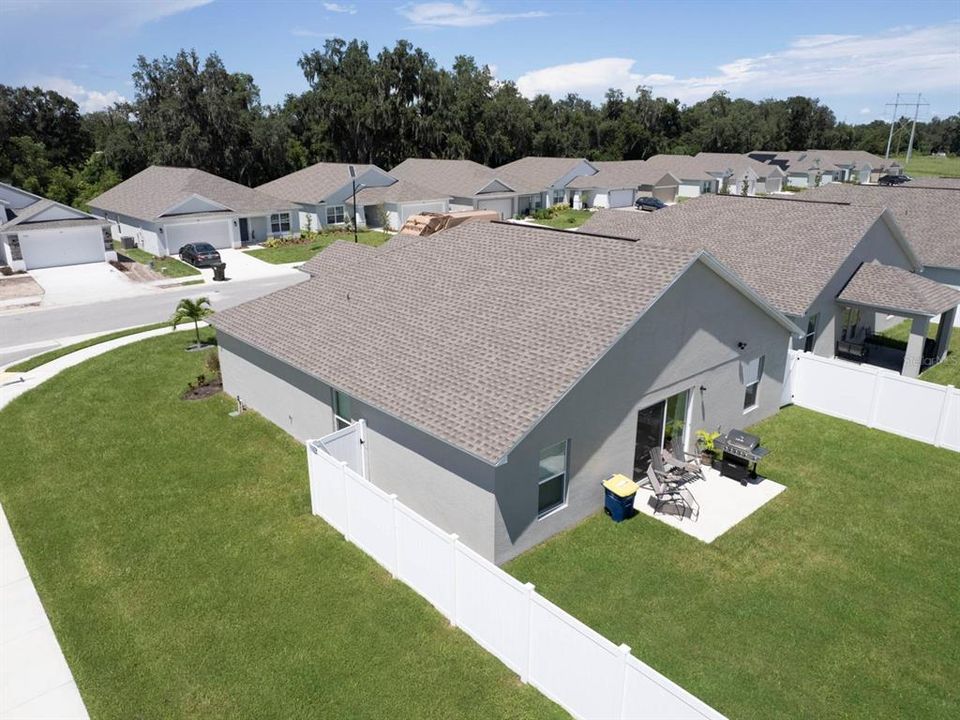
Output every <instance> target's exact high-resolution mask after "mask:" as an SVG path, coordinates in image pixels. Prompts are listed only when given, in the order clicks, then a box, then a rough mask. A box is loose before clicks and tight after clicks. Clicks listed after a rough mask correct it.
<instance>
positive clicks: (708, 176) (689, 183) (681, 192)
mask: <svg viewBox="0 0 960 720" xmlns="http://www.w3.org/2000/svg"><path fill="white" fill-rule="evenodd" d="M645 162H646V163H647V165H648V166H649V167H651V168H656V169H658V170H662V171H663V172H665V173H666V172H669V173H670V174H671V175H673V176H674V177H676V178H678V179H679V181H680V182H679V184H678V186H677V197H679V198H692V197H699V196H700V195H706V194H708V193H717V192H720V188H721V186H722V184H723V181H724V179H725V178H727V177H728V176H729V173H726V172H723V171H722V170H721V171H719V172H718V171H716V170H714V171H711V170H708V169H707V168H708V167H710V166H711V163H707V162H704V161H703V160H702V159H697V158H695V157H693V156H691V155H654V156H653V157H651V158H649V159H647V160H646V161H645Z"/></svg>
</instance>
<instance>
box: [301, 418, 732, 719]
mask: <svg viewBox="0 0 960 720" xmlns="http://www.w3.org/2000/svg"><path fill="white" fill-rule="evenodd" d="M339 432H340V433H342V432H343V431H342V430H341V431H339ZM363 432H364V430H363V426H362V424H360V423H358V430H357V431H356V437H357V438H358V439H362V436H363ZM337 434H338V433H334V435H337ZM334 435H328V436H327V437H326V438H323V439H321V440H311V441H309V442H307V461H308V465H309V471H310V498H311V506H312V508H313V513H314V514H315V515H319V516H320V517H322V518H324V519H325V520H326V521H327V522H328V523H330V525H332V526H333V527H335V528H336V529H337V530H339V531H340V532H341V533H343V534H344V536H345V537H346V538H347V539H348V540H350V541H351V542H353V543H354V544H356V545H357V546H359V547H360V548H362V549H363V550H364V551H365V552H366V553H367V554H369V555H370V556H371V557H373V558H374V559H375V560H376V561H377V562H378V563H380V564H381V565H382V566H383V567H385V568H386V569H387V570H388V571H389V572H390V574H391V575H393V576H394V577H396V578H399V579H400V580H402V581H403V582H405V583H406V584H407V585H409V586H410V587H412V588H413V589H414V590H416V591H417V592H418V593H419V594H420V595H422V596H423V597H424V598H426V599H427V600H428V601H429V602H430V603H432V604H433V605H434V607H436V608H437V610H439V611H440V612H441V613H442V614H443V615H444V616H445V617H446V618H447V619H448V620H449V621H450V623H451V624H453V625H455V626H458V627H460V628H462V629H463V631H464V632H466V633H467V634H468V635H470V637H472V638H473V639H474V640H476V642H477V643H478V644H479V645H481V646H482V647H483V648H484V649H486V650H487V651H488V652H490V653H491V654H493V655H495V656H496V657H497V658H499V659H500V660H501V661H502V662H503V663H504V664H505V665H506V666H507V667H509V668H510V669H511V670H513V671H514V672H516V673H517V674H518V675H519V676H520V678H521V680H523V681H524V682H529V683H530V684H531V685H533V686H534V687H536V688H537V689H538V690H540V691H541V692H542V693H543V694H544V695H546V696H547V697H548V698H550V699H551V700H553V701H555V702H556V703H558V704H559V705H561V706H562V707H563V708H565V709H566V710H567V711H568V712H570V714H572V715H573V716H574V717H577V718H591V719H593V718H597V719H603V720H615V719H617V718H621V719H627V718H629V719H630V720H661V719H662V718H671V719H676V720H703V719H704V718H708V719H710V720H720V719H721V718H723V715H721V714H720V713H718V712H717V711H716V710H714V709H713V708H711V707H710V706H709V705H706V704H705V703H704V702H702V701H701V700H699V699H698V698H696V697H695V696H693V695H691V694H690V693H688V692H687V691H686V690H684V689H683V688H681V687H680V686H679V685H677V684H675V683H673V682H672V681H670V680H668V679H667V678H665V677H664V676H663V675H661V674H660V673H658V672H657V671H656V670H654V669H653V668H651V667H649V666H647V665H645V664H644V663H642V662H640V661H639V660H637V659H636V658H635V657H633V656H632V655H631V654H630V648H629V647H627V646H626V645H620V646H617V645H614V644H613V643H612V642H610V641H609V640H607V639H606V638H605V637H603V636H602V635H600V634H599V633H597V632H596V631H594V630H592V629H591V628H589V627H587V626H586V625H584V624H583V623H581V622H580V621H579V620H577V619H576V618H574V617H573V616H571V615H569V614H567V613H566V612H564V611H563V610H561V609H560V608H558V607H557V606H556V605H554V604H553V603H551V602H550V601H549V600H547V599H546V598H543V597H541V596H540V595H539V594H538V593H537V592H536V590H535V589H534V586H533V585H531V584H529V583H527V584H523V583H521V582H519V581H518V580H516V578H513V577H511V576H510V575H508V574H507V573H505V572H504V571H503V570H501V569H500V568H498V567H497V566H496V565H494V564H493V563H491V562H490V561H489V560H487V559H485V558H483V557H481V556H480V555H478V554H477V553H475V552H474V551H472V550H471V549H470V548H468V547H467V546H466V545H464V544H463V543H461V542H460V541H459V540H458V539H457V536H456V535H451V534H449V533H447V532H444V531H443V530H441V529H440V528H438V527H436V526H435V525H433V524H432V523H430V522H429V521H428V520H426V519H424V518H423V517H421V516H420V515H418V514H417V513H415V512H414V511H413V510H411V509H410V508H408V507H407V506H405V505H404V504H403V503H401V502H400V501H399V500H398V499H397V496H396V495H391V494H388V493H385V492H384V491H383V490H381V489H380V488H378V487H376V486H375V485H373V484H371V483H370V482H368V481H367V480H366V479H364V478H363V477H361V475H360V474H359V473H357V472H355V471H354V470H353V469H351V467H350V465H349V463H348V462H344V461H343V460H341V459H338V457H334V456H333V455H332V454H330V453H329V452H327V451H326V449H325V448H331V447H332V448H334V449H341V448H343V447H344V446H343V444H340V443H332V442H331V438H333V437H334ZM353 448H354V446H348V449H349V450H350V451H351V452H352V451H353ZM361 450H362V446H361Z"/></svg>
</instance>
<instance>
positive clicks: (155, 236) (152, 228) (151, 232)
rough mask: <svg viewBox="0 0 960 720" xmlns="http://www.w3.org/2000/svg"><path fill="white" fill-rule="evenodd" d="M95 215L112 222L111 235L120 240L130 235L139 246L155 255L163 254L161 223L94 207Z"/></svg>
mask: <svg viewBox="0 0 960 720" xmlns="http://www.w3.org/2000/svg"><path fill="white" fill-rule="evenodd" d="M92 212H93V214H94V215H97V216H98V217H102V218H104V219H105V220H107V221H108V222H109V223H110V235H111V236H112V237H113V239H114V240H117V241H119V240H120V238H121V237H124V236H129V237H132V238H133V239H134V242H136V244H137V247H138V248H140V249H141V250H146V251H147V252H148V253H151V254H153V255H158V256H159V255H161V254H162V251H161V245H160V235H159V233H158V232H157V231H158V229H159V227H160V226H159V225H157V224H156V223H152V222H147V221H146V220H141V219H139V218H133V217H130V216H128V215H118V214H117V213H108V212H105V211H103V210H97V209H96V208H93V209H92Z"/></svg>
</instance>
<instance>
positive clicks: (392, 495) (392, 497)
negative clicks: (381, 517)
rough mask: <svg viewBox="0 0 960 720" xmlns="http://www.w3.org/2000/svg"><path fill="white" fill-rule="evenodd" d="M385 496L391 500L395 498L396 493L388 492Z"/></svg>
mask: <svg viewBox="0 0 960 720" xmlns="http://www.w3.org/2000/svg"><path fill="white" fill-rule="evenodd" d="M387 497H388V498H390V499H391V500H396V499H397V494H396V493H390V494H389V495H387Z"/></svg>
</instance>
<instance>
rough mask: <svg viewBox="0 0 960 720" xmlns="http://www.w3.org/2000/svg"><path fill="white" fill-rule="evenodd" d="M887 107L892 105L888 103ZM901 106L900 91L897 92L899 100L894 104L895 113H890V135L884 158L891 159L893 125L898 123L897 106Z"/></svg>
mask: <svg viewBox="0 0 960 720" xmlns="http://www.w3.org/2000/svg"><path fill="white" fill-rule="evenodd" d="M887 107H890V103H887ZM899 107H900V93H897V101H896V102H895V103H894V104H893V114H892V115H890V135H889V136H888V137H887V154H886V155H884V156H883V157H884V159H886V160H889V159H890V145H891V144H892V143H893V126H894V125H896V123H897V108H899Z"/></svg>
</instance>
